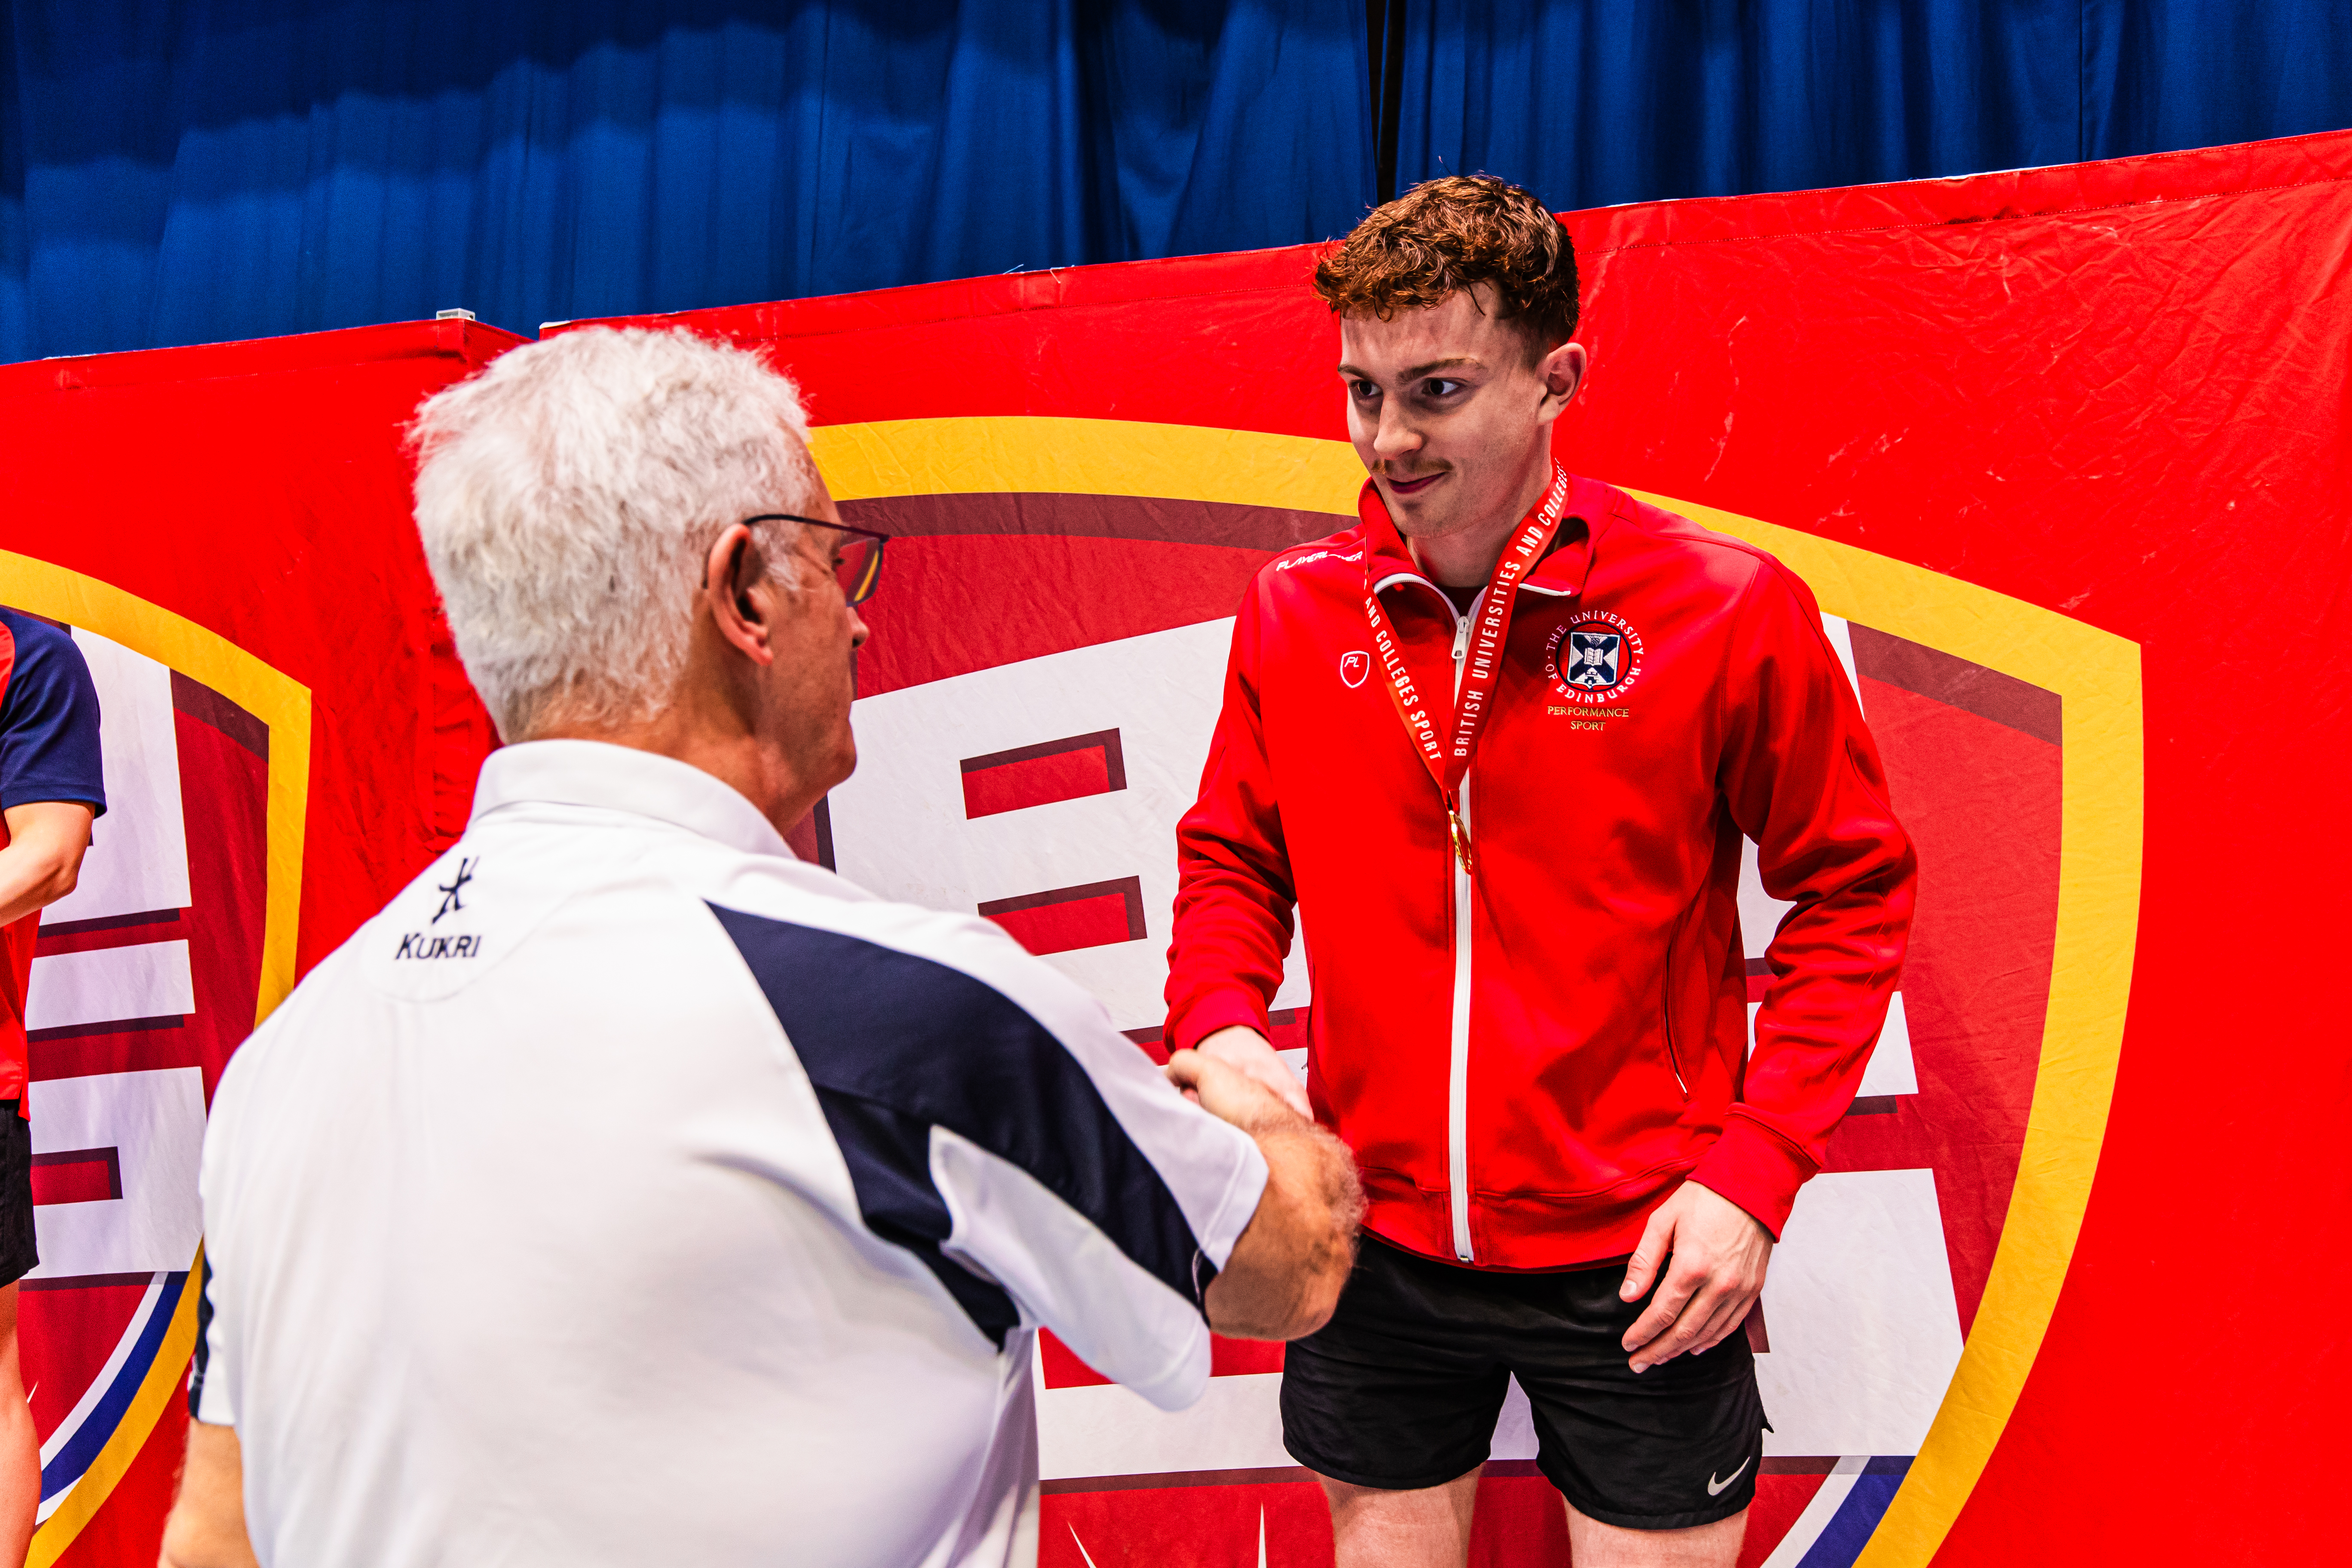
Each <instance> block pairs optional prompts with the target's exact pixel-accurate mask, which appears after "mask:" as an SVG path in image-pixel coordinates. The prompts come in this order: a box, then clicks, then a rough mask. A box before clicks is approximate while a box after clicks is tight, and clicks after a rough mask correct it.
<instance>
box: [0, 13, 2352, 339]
mask: <svg viewBox="0 0 2352 1568" xmlns="http://www.w3.org/2000/svg"><path fill="white" fill-rule="evenodd" d="M2347 124H2352V0H1909V3H1898V0H1549V3H1542V0H1370V4H1369V5H1368V4H1366V0H966V3H964V4H961V5H957V4H953V3H950V0H831V3H829V4H827V3H821V0H803V3H800V4H790V3H775V0H770V3H766V4H755V3H753V0H576V3H570V4H561V5H555V4H546V3H543V0H542V3H540V4H531V3H530V0H509V3H508V4H504V5H500V4H497V3H495V0H491V3H485V0H312V3H310V4H302V3H299V0H209V3H207V0H0V359H23V358H28V357H32V356H36V355H40V354H54V353H92V352H98V351H103V350H111V349H126V348H142V347H149V346H155V345H161V344H168V343H184V342H205V341H212V340H218V339H225V338H240V337H258V336H265V335H268V334H273V333H279V332H292V331H309V330H312V329H316V328H322V327H336V326H346V325H352V324H356V323H360V322H365V321H392V320H401V319H406V318H413V317H417V316H422V315H427V314H430V313H431V312H432V311H433V310H436V308H439V307H443V306H455V305H463V306H467V307H469V308H471V309H473V310H476V311H477V312H478V313H479V314H480V315H481V317H482V318H483V319H484V320H486V321H495V322H497V323H499V324H500V325H503V326H508V327H512V328H516V329H518V330H520V331H530V330H531V329H532V328H534V327H536V326H537V325H538V324H539V323H540V322H541V321H548V320H559V319H564V318H569V317H576V316H585V315H604V314H611V313H617V312H632V311H644V310H676V309H684V308H688V307H692V306H699V305H714V304H726V303H740V302H743V301H749V300H771V299H782V298H790V297H794V296H799V295H805V294H815V293H828V292H835V291H838V290H843V289H868V288H876V287H881V286H884V285H888V284H896V283H912V282H923V281H928V280H931V279H941V278H953V277H963V276H970V275H973V274H978V273H988V272H1002V271H1005V270H1007V269H1010V268H1046V267H1056V266H1063V265H1067V264H1069V263H1073V262H1087V261H1114V260H1123V259H1128V258H1137V257H1150V256H1164V255H1170V254H1183V253H1188V252H1199V251H1213V250H1231V249H1241V248H1247V247H1257V246H1270V245H1287V244H1295V243H1297V242H1298V241H1301V240H1310V239H1319V238H1323V237H1328V236H1332V235H1336V234H1340V233H1344V232H1345V231H1346V230H1347V229H1348V228H1349V226H1352V224H1353V223H1354V222H1355V220H1356V218H1357V217H1358V216H1360V214H1361V213H1362V212H1363V210H1364V209H1365V207H1366V206H1367V205H1369V204H1370V203H1371V202H1372V201H1374V200H1376V199H1378V197H1379V195H1381V192H1382V191H1383V190H1384V189H1393V188H1395V187H1396V185H1397V184H1400V183H1402V184H1411V183H1412V181H1414V180H1416V179H1420V178H1423V177H1425V176H1427V175H1430V174H1440V173H1444V172H1447V171H1451V170H1486V171H1490V172H1492V173H1496V174H1504V175H1507V176H1508V177H1510V178H1512V179H1515V180H1517V181H1520V182H1521V183H1523V184H1527V185H1528V186H1529V187H1530V188H1531V189H1533V190H1535V191H1536V192H1537V193H1538V195H1541V196H1543V197H1544V198H1545V199H1546V200H1547V201H1549V202H1550V203H1551V204H1552V205H1555V206H1558V207H1563V208H1565V207H1573V206H1587V205H1597V204H1601V203H1607V202H1619V201H1633V200H1639V199H1643V198H1649V197H1658V196H1679V195H1726V194H1732V193H1738V192H1744V191H1754V190H1770V189H1788V188H1796V187H1803V186H1810V185H1828V184H1854V183H1857V182H1863V181H1870V180H1888V179H1905V178H1912V177H1916V176H1922V175H1935V174H1965V173H1969V172H1972V171H1975V170H1979V169H1986V168H2000V167H2006V166H2013V165H2017V164H2023V163H2062V162H2068V161H2072V160H2074V159H2078V158H2090V157H2102V156H2107V155H2111V154H2116V153H2140V152H2152V151H2160V150H2164V149H2168V148H2173V147H2187V146H2199V145H2204V144H2208V143H2212V142H2231V141H2242V140H2247V139H2251V138H2254V137H2260V136H2273V135H2285V134H2290V133H2294V132H2305V131H2315V130H2326V129H2334V128H2337V127H2341V126H2345V125H2347Z"/></svg>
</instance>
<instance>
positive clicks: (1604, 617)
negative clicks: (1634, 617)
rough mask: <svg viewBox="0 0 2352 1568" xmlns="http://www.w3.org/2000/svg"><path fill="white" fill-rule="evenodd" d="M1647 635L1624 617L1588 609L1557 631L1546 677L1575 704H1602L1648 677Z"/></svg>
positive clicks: (1547, 647) (1550, 645) (1546, 656)
mask: <svg viewBox="0 0 2352 1568" xmlns="http://www.w3.org/2000/svg"><path fill="white" fill-rule="evenodd" d="M1642 652H1643V649H1642V634H1641V633H1639V632H1637V631H1635V630H1634V629H1633V624H1632V623H1631V622H1629V621H1627V620H1626V619H1625V617H1624V616H1618V615H1612V614H1611V613H1610V612H1609V611H1607V610H1592V611H1588V612H1587V613H1585V614H1584V615H1581V616H1578V617H1577V618H1576V619H1574V620H1572V621H1567V622H1563V623H1562V624H1561V625H1559V626H1555V627H1553V628H1552V634H1551V637H1550V639H1549V641H1547V642H1546V643H1545V644H1544V674H1545V676H1546V677H1547V678H1549V679H1550V681H1551V686H1552V690H1553V691H1554V692H1556V693H1558V694H1559V696H1561V697H1564V698H1566V699H1567V700H1569V701H1570V702H1580V703H1588V704H1594V705H1598V704H1600V703H1603V702H1607V701H1610V700H1613V699H1615V698H1618V697H1622V696H1623V695H1624V694H1625V692H1626V691H1627V689H1630V688H1631V687H1632V686H1633V683H1634V682H1635V681H1637V680H1639V679H1642Z"/></svg>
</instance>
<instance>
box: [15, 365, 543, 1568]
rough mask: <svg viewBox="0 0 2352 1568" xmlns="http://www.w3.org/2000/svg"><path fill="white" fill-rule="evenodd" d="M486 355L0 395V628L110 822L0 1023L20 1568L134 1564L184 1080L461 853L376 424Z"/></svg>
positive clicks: (177, 1289) (405, 550) (472, 719)
mask: <svg viewBox="0 0 2352 1568" xmlns="http://www.w3.org/2000/svg"><path fill="white" fill-rule="evenodd" d="M516 341H517V340H515V339H514V338H512V337H510V336H509V335H508V334H506V333H503V332H499V331H490V330H486V329H484V328H481V327H478V326H476V325H473V324H472V323H469V322H465V321H445V322H425V323H420V324H415V325H410V326H400V327H383V328H373V329H367V330H363V331H348V332H331V333H322V334H320V335H318V336H315V337H307V338H289V339H283V340H279V341H277V342H263V343H240V344H229V345H225V346H222V347H217V348H200V349H174V350H165V351H161V352H157V353H138V354H121V355H114V356H110V357H106V358H101V359H86V360H47V361H43V362H39V363H30V364H16V365H7V366H0V603H5V604H7V605H12V606H14V607H16V608H17V609H21V610H26V611H29V612H31V613H33V614H35V615H37V616H46V617H47V618H49V619H51V620H54V621H57V622H59V623H61V624H63V625H64V626H67V627H68V630H69V632H70V634H71V635H72V637H74V640H75V642H76V644H77V645H78V646H79V648H80V649H81V652H82V655H83V657H84V658H85V659H86V660H87V661H88V663H89V666H90V671H91V674H92V676H93V678H94V679H96V681H97V684H98V689H99V697H100V707H101V709H102V710H103V713H104V719H103V735H102V743H103V747H104V753H105V767H106V785H107V795H108V801H109V807H110V809H109V810H108V812H107V815H106V816H104V817H103V818H101V819H100V822H99V825H98V827H97V831H96V833H95V835H94V840H93V843H92V845H91V847H90V851H89V856H88V858H86V860H85V861H84V864H83V868H82V878H81V885H80V887H79V889H77V890H76V891H75V892H74V893H73V894H72V895H70V896H69V897H68V898H67V899H65V900H60V901H59V902H58V903H57V904H54V905H52V906H51V907H50V908H49V909H48V910H47V911H45V913H44V915H43V919H42V924H41V934H40V942H39V945H38V948H37V952H36V956H35V958H34V961H33V980H32V984H31V987H30V989H29V992H28V996H27V1005H26V1013H27V1018H26V1022H27V1025H28V1026H29V1029H30V1033H31V1037H32V1039H31V1062H32V1079H33V1082H32V1089H31V1100H32V1105H31V1112H32V1128H33V1142H34V1149H35V1151H36V1159H37V1165H36V1170H35V1178H34V1198H35V1203H36V1205H37V1206H36V1209H35V1213H36V1215H37V1229H38V1235H39V1241H40V1250H41V1266H40V1268H37V1270H35V1272H34V1273H33V1274H32V1275H30V1276H28V1277H27V1278H26V1280H25V1281H24V1287H23V1292H22V1296H21V1301H22V1312H21V1319H20V1322H21V1331H20V1349H21V1352H22V1362H23V1367H24V1376H25V1382H26V1386H27V1387H28V1388H30V1390H31V1391H32V1404H33V1414H34V1418H35V1424H36V1426H37V1428H38V1430H39V1433H40V1436H41V1445H42V1447H41V1460H42V1502H41V1513H40V1517H41V1524H40V1528H39V1530H38V1531H37V1533H36V1535H35V1537H34V1541H33V1549H32V1554H31V1558H30V1561H31V1562H32V1563H35V1564H47V1563H59V1562H64V1563H77V1564H81V1563H87V1564H93V1565H94V1564H100V1563H106V1564H115V1563H121V1564H146V1563H152V1562H154V1561H155V1555H156V1551H157V1546H158V1542H159V1540H160V1537H161V1533H162V1528H163V1512H164V1510H165V1508H166V1506H167V1505H168V1503H169V1501H170V1500H171V1495H172V1487H173V1476H174V1475H175V1473H176V1472H177V1470H178V1468H179V1462H180V1453H181V1447H182V1442H183V1436H182V1435H183V1433H184V1431H185V1429H186V1420H187V1417H186V1405H185V1403H184V1391H185V1386H186V1374H187V1367H188V1359H189V1353H190V1351H191V1349H192V1348H193V1346H194V1340H195V1321H196V1313H195V1303H196V1295H197V1289H196V1286H197V1280H198V1278H199V1276H198V1274H197V1273H196V1272H194V1270H195V1269H196V1268H197V1263H196V1259H197V1247H198V1242H199V1239H200V1234H199V1233H200V1231H201V1228H202V1219H201V1215H200V1213H199V1210H198V1206H197V1200H196V1160H197V1155H198V1152H199V1151H200V1150H201V1147H202V1143H203V1136H204V1118H205V1106H206V1105H207V1104H208V1103H209V1101H210V1099H211V1094H212V1089H213V1086H214V1084H215V1082H216V1081H217V1079H218V1078H219V1075H220V1069H221V1068H222V1066H223V1065H224V1064H225V1063H226V1061H227V1059H228V1056H229V1053H230V1052H231V1051H232V1050H234V1049H235V1048H236V1045H237V1044H238V1042H239V1041H241V1040H243V1039H244V1038H245V1037H246V1035H247V1032H248V1031H250V1030H251V1029H252V1027H253V1026H254V1023H255V1021H256V1019H257V1017H258V1016H260V1015H262V1014H265V1013H267V1012H268V1010H269V1008H271V1007H272V1006H274V1005H276V1004H277V1002H278V999H279V998H281V997H282V996H284V995H285V994H286V992H287V991H288V990H289V988H290V987H291V986H292V984H293V983H294V979H295V976H296V974H297V973H298V972H299V970H300V969H301V968H304V967H307V966H308V965H309V964H310V963H313V962H315V961H316V960H317V959H319V958H320V957H321V956H323V955H324V954H326V953H327V952H331V951H332V949H333V948H334V947H335V945H336V944H337V943H339V942H341V941H342V939H343V938H344V937H345V936H346V935H347V934H349V933H350V931H352V928H353V927H355V926H356V925H358V924H359V922H360V921H362V920H364V919H365V918H366V917H367V916H369V915H371V914H373V912H374V911H375V910H376V908H377V906H378V905H380V904H381V903H382V902H383V900H385V899H386V898H388V897H390V896H391V894H392V893H393V892H394V890H395V889H397V888H399V887H400V886H401V885H402V884H403V883H404V882H405V881H406V880H407V879H408V878H409V877H411V876H413V875H414V874H415V872H416V871H417V870H418V869H419V868H422V867H423V866H424V865H425V863H426V862H427V861H428V860H429V859H430V858H432V856H433V855H434V854H435V853H436V852H437V850H438V848H439V847H441V846H443V845H446V843H447V842H448V841H449V840H450V839H451V838H452V837H455V836H456V834H457V832H458V831H459V830H461V829H462V828H463V827H464V826H465V821H466V816H467V809H468V807H469V806H470V805H471V800H472V795H473V781H474V773H475V771H476V770H477V768H478V766H479V763H480V760H481V757H482V755H483V754H484V753H485V752H486V751H487V750H488V745H489V743H490V740H491V732H490V729H489V724H488V716H487V715H485V714H484V713H483V712H482V710H481V707H480V705H479V704H478V702H477V701H476V700H474V695H473V691H472V689H471V688H470V687H468V686H467V683H466V679H465V675H464V672H463V671H462V670H461V669H460V668H458V667H457V661H456V658H455V657H454V656H453V654H452V652H451V650H450V647H449V642H448V636H447V632H446V627H445V626H443V624H442V622H441V619H440V615H439V611H438V608H437V606H436V601H435V597H434V594H433V588H432V584H431V582H430V580H429V579H428V578H427V576H426V574H425V561H424V555H423V552H421V551H420V550H419V549H418V547H417V543H416V534H415V526H414V525H413V524H412V523H411V522H410V521H409V511H408V469H407V466H406V463H405V460H404V458H403V457H402V455H401V451H400V426H402V425H403V424H404V423H405V421H406V420H407V418H408V416H409V415H410V413H411V412H412V411H413V410H414V409H415V405H416V404H417V402H418V400H419V399H420V398H422V397H423V396H425V395H426V394H428V393H430V392H432V391H434V390H435V389H436V388H438V387H440V386H443V385H445V384H447V383H449V382H451V381H454V380H456V379H457V378H459V377H461V376H464V375H467V374H471V372H472V371H473V370H474V369H475V368H477V367H478V366H479V365H480V364H482V363H484V362H486V361H487V360H488V358H489V357H490V356H492V355H493V354H496V353H499V352H500V351H502V350H503V349H505V348H506V347H508V346H509V345H511V344H512V343H513V342H516Z"/></svg>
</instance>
